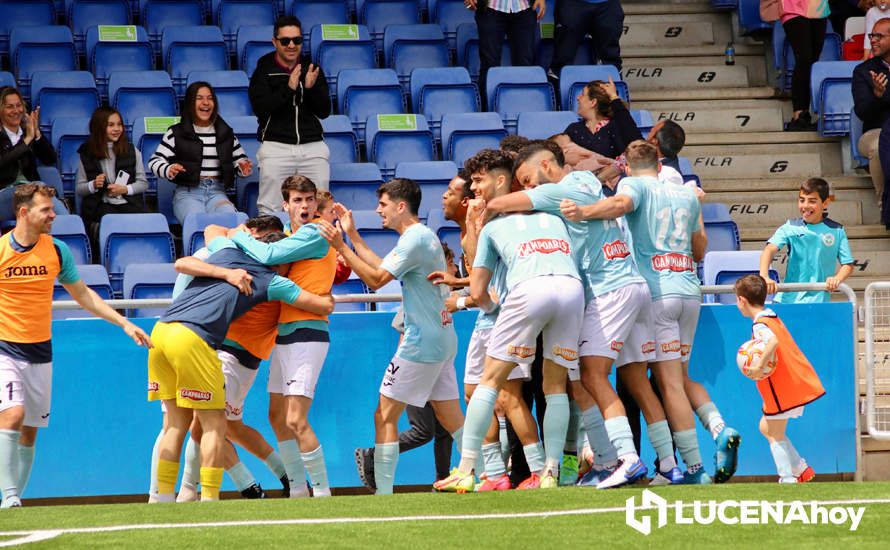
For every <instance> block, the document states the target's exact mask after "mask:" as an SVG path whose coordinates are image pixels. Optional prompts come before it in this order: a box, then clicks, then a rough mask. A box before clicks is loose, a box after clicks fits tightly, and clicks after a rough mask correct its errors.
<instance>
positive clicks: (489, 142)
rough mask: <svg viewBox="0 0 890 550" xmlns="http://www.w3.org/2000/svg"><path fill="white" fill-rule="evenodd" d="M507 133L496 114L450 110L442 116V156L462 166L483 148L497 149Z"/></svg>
mask: <svg viewBox="0 0 890 550" xmlns="http://www.w3.org/2000/svg"><path fill="white" fill-rule="evenodd" d="M506 135H507V130H505V129H504V123H503V121H502V120H501V117H500V116H499V115H498V114H497V113H449V114H447V115H445V116H443V117H442V159H443V160H452V161H454V162H455V164H457V165H458V166H463V164H464V161H465V160H467V159H468V158H470V157H472V156H473V155H475V154H476V153H477V152H478V151H479V150H480V149H497V148H498V147H499V146H500V141H501V139H502V138H503V137H504V136H506Z"/></svg>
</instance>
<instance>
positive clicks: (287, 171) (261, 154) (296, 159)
mask: <svg viewBox="0 0 890 550" xmlns="http://www.w3.org/2000/svg"><path fill="white" fill-rule="evenodd" d="M330 154H331V153H330V150H328V146H327V144H325V142H324V141H313V142H312V143H305V144H302V145H289V144H287V143H280V142H277V141H264V142H263V143H262V145H260V148H259V150H258V151H257V155H256V156H257V161H258V162H259V165H260V188H259V195H258V197H257V209H258V210H259V212H260V214H269V213H271V212H275V211H278V210H281V209H282V208H281V204H282V202H284V201H283V200H282V199H281V183H282V182H284V180H285V179H287V178H289V177H291V176H295V175H301V176H306V177H307V178H309V179H311V180H312V182H313V183H314V184H315V187H316V188H318V190H319V191H327V190H328V183H329V182H330V179H331V166H330V164H329V163H328V158H329V157H330Z"/></svg>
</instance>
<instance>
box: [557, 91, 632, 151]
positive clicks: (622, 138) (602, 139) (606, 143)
mask: <svg viewBox="0 0 890 550" xmlns="http://www.w3.org/2000/svg"><path fill="white" fill-rule="evenodd" d="M578 115H579V116H580V117H581V118H582V119H583V120H581V121H580V122H573V123H572V124H569V125H568V127H567V128H566V129H565V133H566V134H567V135H568V136H569V139H571V140H572V142H574V143H576V144H578V145H580V146H581V147H583V148H585V149H588V150H590V151H593V152H594V153H598V154H600V155H603V156H604V157H609V158H612V159H614V158H617V157H618V155H620V154H621V153H623V152H624V150H625V149H627V146H628V145H630V143H631V142H632V141H634V140H637V139H643V136H642V134H640V130H639V128H637V124H636V122H634V119H633V117H631V116H630V111H629V110H628V109H627V105H625V104H624V102H623V101H621V98H620V97H618V91H617V90H616V89H615V83H614V82H612V79H611V78H610V79H609V81H608V82H602V81H600V80H594V81H591V82H590V83H588V84H587V86H585V87H584V89H583V90H582V91H581V93H580V94H578Z"/></svg>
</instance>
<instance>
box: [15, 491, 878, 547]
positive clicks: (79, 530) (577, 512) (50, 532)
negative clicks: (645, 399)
mask: <svg viewBox="0 0 890 550" xmlns="http://www.w3.org/2000/svg"><path fill="white" fill-rule="evenodd" d="M761 500H762V499H761ZM785 502H787V503H789V504H790V503H791V502H802V503H803V504H807V505H812V504H816V505H819V506H831V505H845V504H851V505H852V504H890V499H881V498H876V499H851V500H809V501H800V500H797V499H793V500H787V501H785ZM667 506H668V507H669V508H676V507H677V506H678V503H677V502H672V503H669V504H668V505H667ZM682 506H683V507H684V508H685V507H691V506H693V503H692V501H690V502H683V503H682ZM636 509H637V510H650V509H652V510H654V509H655V507H653V506H645V507H644V506H637V507H636ZM626 510H627V507H626V506H615V507H611V508H579V509H574V510H553V511H548V512H517V513H510V514H506V513H500V514H459V515H435V516H390V517H343V518H300V519H268V520H242V521H211V522H203V523H137V524H132V525H109V526H105V527H76V528H70V529H45V530H32V531H0V537H22V538H17V539H12V540H7V541H2V542H0V547H8V546H17V545H21V544H27V543H30V542H38V541H43V540H48V539H52V538H55V537H58V536H61V535H73V534H84V533H114V532H120V531H139V530H146V529H201V528H205V527H253V526H274V525H329V524H335V523H392V522H399V521H472V520H507V519H522V518H548V517H558V516H581V515H593V514H607V513H613V512H626ZM5 513H9V512H5Z"/></svg>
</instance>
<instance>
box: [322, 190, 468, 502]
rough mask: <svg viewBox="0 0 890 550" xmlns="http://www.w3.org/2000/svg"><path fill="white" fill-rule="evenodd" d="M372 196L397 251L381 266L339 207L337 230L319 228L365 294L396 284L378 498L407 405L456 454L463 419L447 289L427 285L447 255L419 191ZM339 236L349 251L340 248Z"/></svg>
mask: <svg viewBox="0 0 890 550" xmlns="http://www.w3.org/2000/svg"><path fill="white" fill-rule="evenodd" d="M377 197H378V203H377V214H379V215H380V217H381V219H382V221H383V226H384V227H386V228H388V229H392V230H394V231H396V232H398V233H399V240H398V243H397V244H396V246H395V248H393V249H392V250H391V251H390V252H389V253H388V254H387V255H386V257H384V258H383V259H381V258H380V257H379V256H377V254H375V253H374V251H373V250H371V248H370V247H369V246H368V245H367V243H365V241H364V239H362V237H361V235H359V233H358V230H357V229H356V228H355V224H354V223H353V220H352V212H351V211H349V210H346V209H345V208H339V211H340V225H339V227H335V226H333V225H331V224H329V223H327V222H321V223H320V225H321V230H322V234H323V235H324V237H325V238H326V239H327V240H328V241H329V242H330V243H331V246H333V247H334V248H335V249H336V250H337V252H339V253H340V255H341V256H342V257H343V258H344V259H345V260H346V262H347V263H348V264H349V267H351V268H352V270H353V271H354V272H355V274H356V275H358V276H359V278H361V280H362V281H364V282H365V284H366V285H368V287H369V288H371V290H377V289H379V288H380V287H382V286H383V285H385V284H387V283H388V282H390V281H392V280H394V279H398V280H399V281H400V282H401V283H402V293H403V296H404V299H403V307H404V316H405V333H404V336H403V337H402V340H401V342H400V343H399V347H398V349H397V350H396V353H395V356H394V357H393V358H392V360H391V361H390V363H389V366H388V367H387V369H386V372H385V373H384V375H383V381H382V382H381V384H380V400H379V402H378V404H377V410H376V411H375V413H374V427H375V431H376V435H375V441H376V445H375V447H374V480H375V484H376V486H377V493H376V494H378V495H385V494H390V493H392V491H393V482H394V478H395V471H396V464H397V463H398V460H399V426H398V421H399V417H400V416H401V415H402V411H404V410H405V406H406V404H408V405H414V406H416V407H423V406H424V405H425V404H426V402H427V401H429V402H430V403H431V404H432V406H433V409H434V410H435V412H436V418H437V419H438V420H439V422H440V423H441V424H442V426H443V427H444V428H445V429H446V430H448V432H449V433H451V434H452V437H454V440H455V442H458V447H459V442H460V440H461V425H462V424H463V414H462V413H461V410H460V401H459V400H458V399H459V395H458V389H457V375H456V374H455V371H454V356H455V354H456V352H457V334H456V333H455V332H454V325H453V324H452V320H451V314H450V313H448V311H447V310H446V309H445V298H446V297H447V295H448V290H447V289H446V288H445V287H441V286H436V285H434V284H433V283H432V282H430V281H429V280H427V276H428V275H429V274H430V273H432V272H434V271H444V270H445V254H444V252H443V250H442V244H441V242H440V241H439V238H438V237H436V235H435V234H434V233H433V232H432V231H431V230H430V229H429V228H428V227H426V226H425V225H423V224H421V223H420V220H419V218H418V217H417V210H418V208H419V207H420V186H419V185H417V182H415V181H413V180H410V179H406V178H395V179H393V180H391V181H388V182H386V183H384V184H382V185H381V186H380V187H379V188H378V189H377ZM344 232H345V233H346V235H347V236H348V237H349V240H350V241H351V242H352V244H353V246H355V251H353V250H352V249H351V248H349V247H348V246H347V245H346V243H345V242H344V241H343V234H344Z"/></svg>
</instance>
